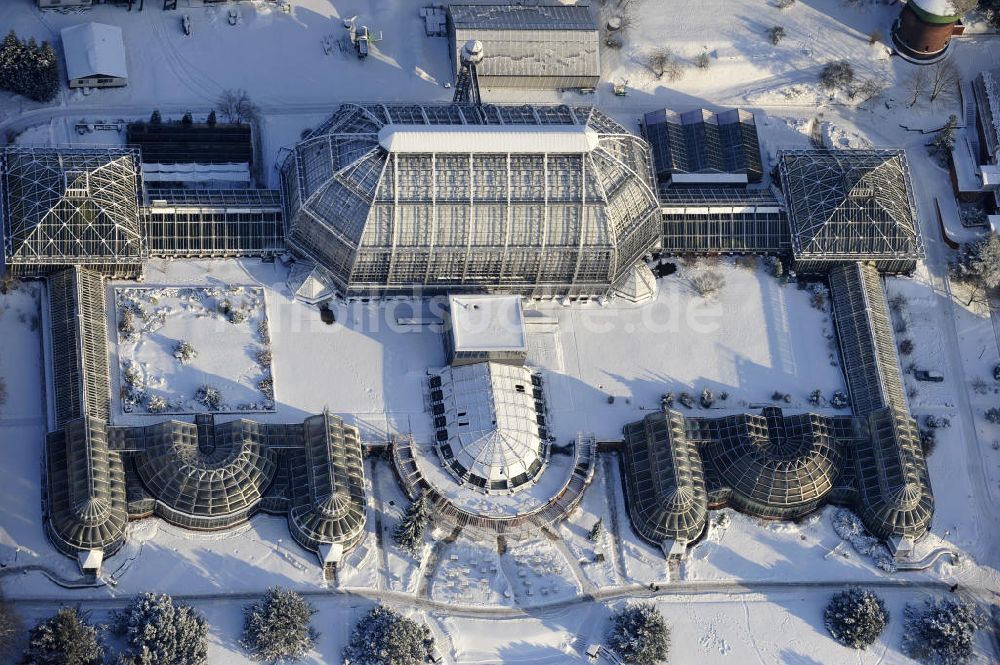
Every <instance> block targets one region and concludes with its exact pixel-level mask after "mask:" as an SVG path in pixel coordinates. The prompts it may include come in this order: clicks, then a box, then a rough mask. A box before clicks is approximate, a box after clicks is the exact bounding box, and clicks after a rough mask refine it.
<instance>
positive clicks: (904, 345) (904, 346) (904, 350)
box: [899, 339, 913, 356]
mask: <svg viewBox="0 0 1000 665" xmlns="http://www.w3.org/2000/svg"><path fill="white" fill-rule="evenodd" d="M911 353H913V340H912V339H904V340H902V341H901V342H900V343H899V354H900V355H902V356H908V355H910V354H911Z"/></svg>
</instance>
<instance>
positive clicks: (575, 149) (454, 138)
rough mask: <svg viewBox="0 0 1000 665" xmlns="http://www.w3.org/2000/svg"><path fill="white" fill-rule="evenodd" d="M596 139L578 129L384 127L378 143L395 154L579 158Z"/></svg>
mask: <svg viewBox="0 0 1000 665" xmlns="http://www.w3.org/2000/svg"><path fill="white" fill-rule="evenodd" d="M599 138H600V137H599V135H598V134H597V132H595V131H594V130H593V129H591V128H589V127H585V126H581V125H570V126H564V125H528V126H519V127H497V126H490V127H482V126H480V127H469V126H464V125H386V126H385V127H383V128H382V129H380V130H379V132H378V142H379V145H381V146H382V147H383V148H384V149H385V150H387V151H389V152H394V153H417V154H429V153H439V152H442V153H443V152H447V153H484V154H530V155H538V154H544V153H548V154H579V153H586V152H591V151H592V150H594V149H595V148H597V145H598V139H599Z"/></svg>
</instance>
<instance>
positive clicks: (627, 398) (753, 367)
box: [528, 259, 844, 443]
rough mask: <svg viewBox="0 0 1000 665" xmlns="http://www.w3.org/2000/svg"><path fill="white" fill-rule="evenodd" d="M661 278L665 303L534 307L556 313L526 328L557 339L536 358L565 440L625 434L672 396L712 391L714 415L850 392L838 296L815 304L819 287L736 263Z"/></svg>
mask: <svg viewBox="0 0 1000 665" xmlns="http://www.w3.org/2000/svg"><path fill="white" fill-rule="evenodd" d="M706 271H714V272H717V273H718V274H720V275H721V276H722V277H723V278H724V280H725V285H724V286H723V287H722V289H721V290H720V291H719V292H718V294H716V295H715V296H713V297H710V298H703V297H701V296H699V295H697V294H696V293H695V292H694V290H693V289H692V287H691V285H690V278H691V277H692V276H693V275H695V274H698V273H701V272H706ZM659 284H660V292H659V295H658V297H657V298H656V300H655V301H654V302H651V303H646V304H644V305H640V306H637V307H636V306H629V305H626V304H619V303H617V302H614V301H613V302H611V303H610V304H608V305H605V306H601V305H597V304H594V305H582V306H579V305H578V306H573V307H562V306H559V305H556V304H554V303H539V304H538V305H537V306H534V307H536V308H537V309H538V310H540V311H542V312H544V313H545V314H546V315H548V318H549V319H552V318H554V319H556V320H557V321H558V324H557V325H555V326H553V325H551V324H543V325H537V324H533V325H529V327H528V333H529V341H530V340H531V338H532V337H534V336H535V335H548V336H550V338H551V343H550V345H549V348H552V349H554V352H553V353H549V354H545V355H541V356H539V357H537V360H538V362H539V364H540V365H541V367H542V368H543V369H544V370H545V372H544V374H545V387H546V399H547V401H548V405H549V411H550V415H551V421H552V422H551V430H552V431H553V432H554V434H555V436H556V438H557V439H558V440H559V442H560V443H565V442H567V441H568V440H572V439H573V438H574V437H575V436H576V434H577V433H578V432H593V433H595V434H596V435H597V437H598V438H599V439H600V438H608V439H617V438H620V437H621V429H622V426H624V425H625V424H626V423H628V422H631V421H634V420H638V419H640V418H642V417H643V416H645V415H646V414H648V413H650V412H651V411H653V410H656V409H659V408H660V398H661V396H662V395H663V394H665V393H667V392H673V393H674V395H675V397H677V396H679V395H680V393H681V392H688V393H690V394H691V395H692V396H693V397H694V398H695V400H696V401H697V399H698V397H699V396H700V395H701V392H702V390H703V389H704V388H709V389H710V390H711V391H713V392H714V394H715V396H716V398H717V401H716V403H715V404H714V405H713V407H712V408H711V409H707V410H706V409H701V408H697V407H696V408H695V409H694V410H693V411H692V415H700V416H705V417H711V416H714V415H720V416H721V415H725V414H727V413H734V412H738V411H745V410H747V409H756V408H758V406H759V405H766V404H770V403H772V401H773V399H772V396H773V394H774V393H775V392H779V393H781V394H783V395H785V394H787V395H790V398H789V399H788V401H787V402H786V401H784V400H779V405H780V406H782V407H784V408H788V409H791V410H797V411H803V410H810V409H813V408H814V407H813V406H812V405H811V404H809V393H811V392H812V391H813V390H820V391H821V392H822V393H823V395H824V396H825V397H826V398H829V397H830V396H831V395H832V394H833V392H834V391H837V390H844V379H843V374H842V372H841V369H840V367H839V363H838V361H837V348H836V338H835V336H834V332H833V325H832V322H831V320H830V314H829V311H828V310H829V303H827V304H826V305H825V306H824V308H823V309H817V308H815V307H813V306H812V305H811V304H810V301H811V297H812V294H811V292H810V291H808V290H801V289H799V288H797V286H796V285H795V284H783V283H782V282H781V281H779V280H777V279H775V278H773V277H771V276H769V275H768V274H767V273H766V272H765V271H764V270H763V269H762V268H755V269H751V268H749V267H740V266H738V265H736V264H734V262H733V261H731V260H729V259H726V260H719V261H715V260H701V261H698V262H695V263H692V264H690V265H686V264H684V263H683V262H680V261H679V262H678V271H677V273H675V274H674V275H671V276H669V277H665V278H663V279H661V280H660V281H659ZM528 320H529V322H530V321H531V319H530V318H529V319H528ZM536 331H537V332H536ZM531 360H532V357H531V356H529V362H530V361H531ZM723 393H728V397H727V399H725V400H722V399H721V397H722V394H723ZM610 398H614V400H613V403H609V402H611V400H610ZM818 410H819V411H826V412H830V410H829V409H823V408H821V409H818Z"/></svg>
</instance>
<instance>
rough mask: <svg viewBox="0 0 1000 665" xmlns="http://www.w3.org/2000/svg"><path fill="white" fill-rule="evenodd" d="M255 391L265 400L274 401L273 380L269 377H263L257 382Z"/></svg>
mask: <svg viewBox="0 0 1000 665" xmlns="http://www.w3.org/2000/svg"><path fill="white" fill-rule="evenodd" d="M257 390H259V391H260V394H261V395H263V396H264V397H266V398H267V399H274V379H272V378H271V377H270V376H265V377H264V378H263V379H261V380H260V381H258V382H257Z"/></svg>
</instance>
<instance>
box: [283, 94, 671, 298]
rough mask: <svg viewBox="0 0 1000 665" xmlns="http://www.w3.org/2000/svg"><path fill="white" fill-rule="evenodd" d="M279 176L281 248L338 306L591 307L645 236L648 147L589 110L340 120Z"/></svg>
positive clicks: (345, 115)
mask: <svg viewBox="0 0 1000 665" xmlns="http://www.w3.org/2000/svg"><path fill="white" fill-rule="evenodd" d="M281 173H282V187H283V190H284V200H285V208H286V224H287V233H286V236H287V240H288V243H289V245H290V246H291V247H292V248H293V249H295V250H297V251H298V252H300V253H302V254H305V255H307V256H309V257H310V258H312V259H313V260H315V261H316V262H317V263H318V264H319V265H320V266H322V267H323V268H325V269H326V270H327V271H328V272H329V274H330V278H331V280H332V282H333V283H334V284H336V285H337V287H338V288H339V289H340V290H341V291H342V292H343V293H344V294H345V295H348V296H354V295H380V294H391V293H412V292H413V291H414V290H422V291H424V292H446V291H462V290H465V291H501V292H508V293H510V292H513V293H518V294H522V295H535V296H550V295H551V296H563V295H566V296H595V295H605V294H607V293H609V292H611V291H612V290H613V287H614V285H615V284H616V283H617V282H619V281H621V280H623V279H624V278H625V277H627V276H628V274H629V273H630V271H632V270H633V268H634V266H635V265H636V263H637V262H638V261H639V260H640V259H641V258H642V256H643V254H644V253H646V252H647V251H649V249H650V248H651V247H653V245H654V244H655V242H656V239H657V233H658V230H659V229H658V227H659V224H658V221H659V209H658V208H659V206H658V203H657V198H656V194H655V191H654V188H653V180H652V167H651V162H650V156H649V149H648V146H647V145H646V143H645V141H643V140H642V139H641V138H639V137H637V136H635V135H633V134H631V133H630V132H628V130H626V129H625V128H624V127H623V126H621V125H620V124H618V123H617V122H615V121H614V120H611V119H610V118H608V117H607V116H605V115H604V114H602V113H601V112H600V111H598V110H596V109H594V108H593V107H589V106H585V107H571V106H495V105H486V106H460V105H454V104H449V105H403V104H371V105H358V104H346V105H344V106H342V107H341V108H340V109H339V110H338V111H337V113H335V114H334V115H333V117H331V118H330V119H329V120H328V121H327V122H325V123H324V124H323V125H321V126H320V127H319V128H317V129H316V130H315V131H314V132H313V133H312V134H310V135H309V136H308V137H307V138H305V139H304V140H303V141H302V142H301V143H299V144H298V145H297V146H296V147H295V149H294V150H293V151H292V153H291V154H290V155H289V156H288V157H287V158H286V160H285V161H284V163H283V164H282V167H281Z"/></svg>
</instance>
